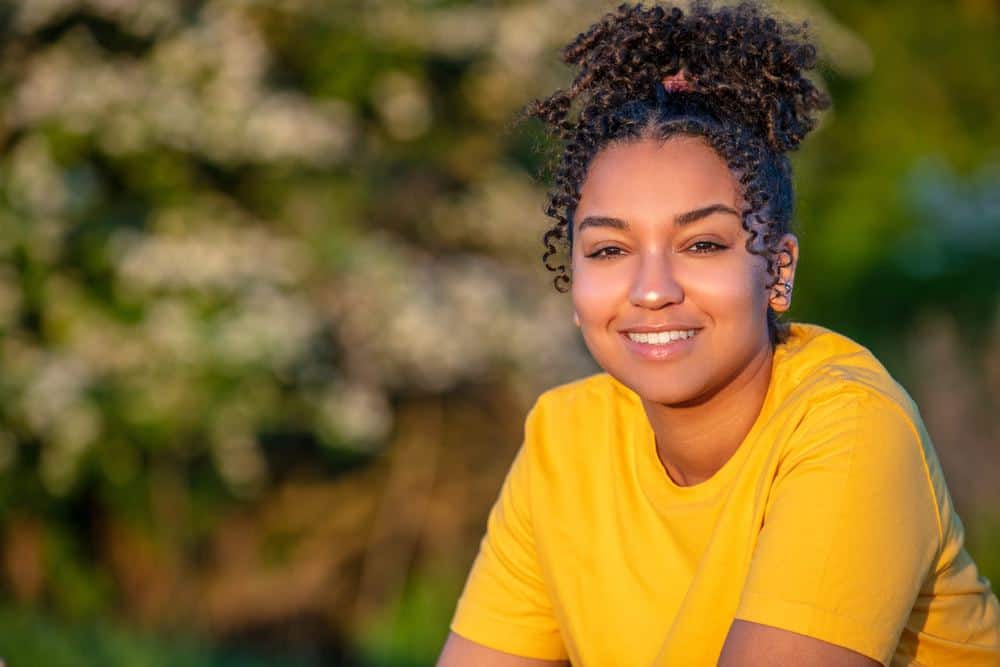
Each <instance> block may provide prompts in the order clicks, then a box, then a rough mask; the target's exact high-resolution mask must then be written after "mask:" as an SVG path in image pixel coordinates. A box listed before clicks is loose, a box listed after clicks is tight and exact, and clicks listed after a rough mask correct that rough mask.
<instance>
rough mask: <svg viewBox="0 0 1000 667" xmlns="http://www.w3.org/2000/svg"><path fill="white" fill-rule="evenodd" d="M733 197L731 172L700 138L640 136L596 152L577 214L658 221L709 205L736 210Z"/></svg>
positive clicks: (577, 216) (577, 217)
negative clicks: (717, 204) (631, 140)
mask: <svg viewBox="0 0 1000 667" xmlns="http://www.w3.org/2000/svg"><path fill="white" fill-rule="evenodd" d="M736 200H737V188H736V182H735V179H734V178H733V174H732V172H731V171H730V170H729V168H728V167H727V166H726V163H725V162H724V161H723V160H722V158H721V157H720V156H719V155H718V153H716V152H715V151H714V150H713V149H712V148H711V147H709V146H708V145H707V144H706V143H705V142H704V141H703V140H701V139H699V138H697V137H687V136H680V137H673V138H670V139H668V140H667V141H659V140H654V139H643V140H640V141H635V142H629V143H621V144H614V145H611V146H609V147H607V148H605V149H603V150H601V151H600V152H599V153H598V154H597V156H596V157H595V158H594V159H593V161H592V162H591V165H590V168H589V170H588V172H587V176H586V178H585V179H584V182H583V185H582V186H581V189H580V201H579V204H578V205H577V215H576V216H575V217H576V219H577V220H581V219H582V218H583V216H584V215H609V216H614V217H618V218H623V219H626V220H629V221H630V222H640V221H642V220H662V219H663V218H665V217H672V216H674V215H676V214H678V213H685V212H687V211H692V210H694V209H697V208H700V207H703V206H706V205H709V204H716V203H719V204H725V205H727V206H731V207H733V208H737V201H736Z"/></svg>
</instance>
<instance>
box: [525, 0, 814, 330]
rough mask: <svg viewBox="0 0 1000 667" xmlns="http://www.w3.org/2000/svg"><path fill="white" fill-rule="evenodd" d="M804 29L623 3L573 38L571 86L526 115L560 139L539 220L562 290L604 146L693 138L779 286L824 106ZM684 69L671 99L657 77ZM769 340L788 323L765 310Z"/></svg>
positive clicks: (751, 9) (752, 11)
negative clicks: (796, 162)
mask: <svg viewBox="0 0 1000 667" xmlns="http://www.w3.org/2000/svg"><path fill="white" fill-rule="evenodd" d="M806 28H807V25H806V24H804V23H803V24H801V25H796V24H791V23H787V22H783V21H779V20H778V19H776V18H774V17H772V16H769V15H767V14H766V13H764V12H763V11H762V10H761V9H760V8H759V7H758V6H757V5H756V4H753V3H751V2H744V3H742V4H740V5H738V6H736V7H719V8H713V7H712V6H711V5H710V4H709V3H708V2H703V1H696V2H694V3H693V4H692V5H691V6H690V8H689V9H688V11H687V13H685V12H684V11H683V10H681V9H680V8H678V7H666V8H665V7H660V6H654V7H644V6H643V5H641V4H636V5H628V4H623V5H621V6H620V7H619V8H618V10H617V11H616V12H613V13H609V14H607V15H605V16H604V17H603V18H602V19H601V20H600V21H598V22H597V23H595V24H593V25H592V26H591V27H590V28H588V29H587V30H586V31H585V32H583V33H581V34H580V35H578V36H577V37H576V38H575V39H574V40H573V41H572V42H570V43H569V44H568V45H567V46H566V47H565V48H564V49H563V51H562V59H563V60H564V61H565V62H566V63H567V64H569V65H572V66H575V67H577V68H578V73H577V74H576V77H575V78H574V79H573V82H572V85H570V87H569V88H568V89H564V90H557V91H556V92H554V93H553V94H552V95H551V96H549V97H548V98H546V99H544V100H535V101H533V102H532V103H531V104H529V105H528V106H527V107H526V109H525V114H526V115H527V116H528V117H535V118H539V119H541V120H542V121H543V122H544V123H545V124H546V126H547V128H548V130H549V132H550V133H551V134H553V135H555V137H556V138H557V139H558V140H559V141H560V142H561V145H562V154H561V157H560V158H559V159H558V162H557V164H556V166H555V169H554V183H553V186H552V188H551V190H550V191H549V194H548V202H547V204H546V207H545V213H546V215H548V216H549V217H551V218H553V219H554V221H555V222H554V223H553V225H552V226H551V227H550V228H549V230H548V231H547V232H546V233H545V235H544V236H543V239H542V240H543V243H544V245H545V253H544V254H543V256H542V262H543V263H544V264H545V266H546V268H548V269H549V270H550V271H554V272H555V273H556V274H557V275H556V277H555V279H554V280H553V284H554V285H555V287H556V289H557V290H559V291H560V292H565V291H567V290H568V289H569V284H570V276H568V275H567V273H566V265H565V264H553V263H552V261H551V260H552V259H553V258H554V257H556V256H557V255H558V254H559V252H560V249H562V250H563V251H569V252H571V250H572V244H573V225H572V220H573V215H574V211H575V209H576V206H577V204H578V202H579V199H580V188H581V186H582V183H583V181H584V178H585V177H586V174H587V169H588V167H589V165H590V163H591V161H592V160H593V159H594V157H595V156H596V155H597V153H598V152H599V151H600V150H601V149H602V148H604V147H606V146H608V145H609V144H612V143H622V142H630V141H637V140H641V139H654V138H655V139H660V140H665V139H667V138H669V137H671V136H676V135H690V136H699V137H701V138H703V140H704V141H706V143H707V144H708V145H709V146H711V147H712V148H713V149H714V150H715V151H716V152H717V153H718V154H719V155H720V156H721V157H722V159H723V160H724V161H725V162H726V164H727V165H728V166H729V169H730V170H731V171H732V173H733V174H734V176H735V178H736V180H737V182H738V184H739V189H740V193H741V195H742V200H743V202H744V208H743V211H742V212H741V219H742V225H743V228H744V229H746V230H747V231H748V232H749V234H750V236H749V238H748V240H747V243H746V248H747V250H748V251H749V252H750V253H752V254H756V255H760V256H762V257H763V258H764V259H765V260H766V262H767V273H768V275H769V282H768V285H767V288H768V289H771V288H773V287H774V285H775V283H776V282H777V281H778V268H780V266H779V265H778V257H779V255H780V254H781V251H780V248H779V245H778V244H779V240H780V239H781V237H782V235H783V234H785V233H786V232H788V231H789V229H790V226H791V218H792V200H793V194H792V181H791V166H790V164H789V161H788V157H787V156H786V153H787V152H788V151H790V150H793V149H795V148H796V147H797V146H798V144H799V143H800V142H801V141H802V139H803V138H804V137H805V136H806V134H808V132H809V131H810V130H812V129H813V127H814V126H815V124H816V119H815V114H816V112H817V111H818V110H821V109H824V108H826V107H827V106H829V104H830V101H829V99H828V98H827V96H826V95H824V94H823V93H822V92H821V91H819V90H818V89H817V88H816V86H815V85H814V84H813V83H812V81H810V80H809V79H808V78H807V76H806V72H807V71H808V70H810V69H812V68H813V67H815V64H816V49H815V47H814V46H813V45H812V44H811V43H810V42H809V41H808V39H807V35H806ZM678 73H681V76H682V77H683V78H684V80H685V81H686V83H687V85H685V86H683V87H682V89H680V90H672V91H670V92H668V91H667V89H666V88H665V87H664V85H663V83H662V81H663V79H664V78H665V77H670V76H675V75H678ZM767 321H768V332H769V336H770V340H771V343H772V344H778V343H780V342H784V340H786V339H787V336H788V327H787V325H786V324H784V323H782V322H781V321H779V320H778V317H777V314H776V313H775V312H774V311H773V310H772V309H771V308H770V307H769V308H768V317H767Z"/></svg>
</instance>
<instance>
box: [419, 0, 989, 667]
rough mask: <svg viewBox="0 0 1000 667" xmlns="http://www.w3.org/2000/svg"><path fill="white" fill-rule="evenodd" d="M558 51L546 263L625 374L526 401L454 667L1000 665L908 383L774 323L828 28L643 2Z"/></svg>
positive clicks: (460, 626) (787, 277)
mask: <svg viewBox="0 0 1000 667" xmlns="http://www.w3.org/2000/svg"><path fill="white" fill-rule="evenodd" d="M564 55H565V60H566V61H567V62H568V63H570V64H572V65H575V66H577V67H578V68H579V73H578V75H577V77H576V78H575V80H574V81H573V84H572V86H571V87H570V88H569V89H568V90H566V91H558V92H556V93H555V94H553V95H552V96H551V97H549V98H548V99H546V100H543V101H540V102H536V103H535V104H534V105H533V106H532V107H531V112H532V114H533V115H535V116H537V117H540V118H542V119H543V120H544V121H546V122H547V123H548V124H549V125H550V126H551V127H552V128H553V129H554V130H555V131H556V133H557V135H558V136H559V138H561V139H562V140H563V142H564V147H565V148H564V153H563V156H562V160H561V164H560V167H559V169H558V171H557V172H556V182H555V187H554V189H553V191H552V193H551V199H550V205H549V208H548V213H549V215H550V216H551V217H552V218H554V220H555V224H554V226H553V227H552V229H550V230H549V231H548V233H547V234H546V236H545V241H546V244H547V249H548V252H547V253H546V256H545V259H546V261H548V260H549V259H550V258H552V257H554V256H556V254H557V251H558V246H559V245H560V244H563V245H564V247H566V248H568V250H569V253H570V270H571V274H572V280H571V281H570V280H569V277H568V276H567V275H566V274H565V267H564V265H560V266H554V267H553V266H550V268H552V269H553V270H555V271H557V272H558V276H557V278H556V285H557V287H561V288H563V289H565V285H567V284H569V283H570V282H571V288H570V289H571V292H572V300H573V305H574V307H575V318H576V323H577V325H578V326H579V327H580V330H581V332H582V335H583V338H584V341H585V342H586V345H587V347H588V349H589V350H590V352H591V353H592V355H593V357H594V358H595V359H596V361H597V362H598V364H600V366H601V367H602V368H603V369H604V370H605V371H606V373H602V374H599V375H595V376H592V377H588V378H585V379H583V380H579V381H577V382H573V383H570V384H567V385H564V386H561V387H557V388H555V389H552V390H550V391H548V392H546V393H544V394H543V395H542V396H541V397H540V398H539V399H538V401H537V403H536V404H535V406H534V407H533V408H532V410H531V412H530V414H529V415H528V418H527V424H526V428H525V439H524V444H523V446H522V447H521V449H520V451H519V452H518V455H517V457H516V458H515V460H514V463H513V465H512V467H511V469H510V472H509V473H508V476H507V478H506V480H505V482H504V485H503V488H502V490H501V492H500V496H499V498H498V500H497V502H496V504H495V505H494V507H493V509H492V512H491V514H490V517H489V521H488V526H487V532H486V536H485V538H484V539H483V541H482V544H481V547H480V551H479V555H478V557H477V558H476V561H475V563H474V565H473V568H472V572H471V573H470V575H469V578H468V581H467V583H466V587H465V590H464V592H463V594H462V597H461V599H460V600H459V603H458V608H457V610H456V613H455V616H454V619H453V621H452V624H451V630H452V633H451V635H450V636H449V638H448V641H447V643H446V645H445V648H444V651H443V653H442V656H441V658H440V661H439V665H441V666H443V667H451V666H454V665H476V666H479V665H509V666H515V665H557V664H567V662H569V663H571V664H573V665H577V666H580V665H586V666H588V667H591V666H596V667H604V666H615V667H626V666H633V665H634V666H647V665H665V666H673V665H677V666H689V665H693V666H697V665H715V664H719V665H742V666H754V665H843V666H858V667H861V666H864V665H878V664H880V663H881V664H884V665H889V664H892V665H966V666H977V665H981V666H984V667H985V666H987V665H990V666H994V667H995V666H997V665H1000V607H998V603H997V599H996V596H995V595H994V594H993V593H992V591H991V590H990V584H989V582H988V581H987V580H986V579H984V578H983V577H981V576H979V574H978V572H977V569H976V566H975V564H974V563H973V562H972V561H971V559H970V558H969V556H968V554H967V552H966V551H965V550H964V548H963V546H962V545H963V528H962V524H961V521H960V520H959V517H958V516H957V515H956V514H955V510H954V508H953V506H952V503H951V500H950V498H949V494H948V490H947V488H946V486H945V480H944V477H943V475H942V472H941V468H940V465H939V463H938V460H937V457H936V455H935V452H934V447H933V445H932V443H931V441H930V438H929V437H928V435H927V432H926V430H925V428H924V425H923V423H922V422H921V419H920V415H919V413H918V411H917V408H916V406H915V405H914V403H913V401H912V400H911V399H910V397H909V396H908V395H907V394H906V392H905V391H904V390H903V389H902V388H901V387H900V385H899V384H897V383H896V382H895V381H894V380H893V379H892V378H891V377H890V376H889V374H888V373H887V372H886V370H885V369H884V368H883V366H882V365H881V364H880V363H879V362H878V361H877V360H876V359H875V358H874V357H873V356H872V355H871V353H870V352H869V351H868V350H867V349H865V348H864V347H862V346H860V345H858V344H857V343H855V342H853V341H851V340H849V339H848V338H846V337H844V336H841V335H839V334H837V333H834V332H832V331H830V330H828V329H825V328H823V327H820V326H816V325H812V324H803V323H792V324H790V325H788V324H785V323H782V322H781V321H780V320H779V319H778V315H779V314H780V313H783V312H785V311H786V310H788V308H789V305H790V303H791V297H792V285H793V282H794V277H795V270H796V264H797V261H798V255H799V249H798V242H797V240H796V237H795V236H794V235H793V234H791V233H790V232H789V225H790V222H791V211H792V186H791V173H790V169H789V162H788V159H787V157H786V153H787V152H788V151H789V150H791V149H794V148H795V147H796V146H797V145H798V144H799V142H800V141H801V140H802V139H803V137H804V136H805V135H806V134H807V132H808V131H809V130H810V129H811V128H812V127H813V125H814V114H815V112H816V111H817V110H819V109H821V108H822V107H824V106H825V105H826V104H827V101H826V99H825V98H824V96H823V95H822V94H821V93H820V92H819V91H818V90H817V89H816V88H815V86H814V85H813V84H812V83H811V82H810V80H809V79H808V78H806V76H805V72H806V71H808V70H809V69H810V68H812V67H813V64H814V60H815V50H814V48H813V47H812V46H811V45H810V44H809V43H808V42H807V41H806V40H805V38H804V36H803V33H802V32H801V30H800V29H799V28H796V27H793V26H789V25H785V24H782V23H780V22H777V21H775V20H774V19H772V18H770V17H768V16H766V15H764V14H762V13H761V12H760V10H758V9H756V8H754V7H753V6H750V5H741V6H740V7H738V8H728V9H726V8H720V9H713V8H711V7H708V6H705V5H701V4H696V5H695V6H694V7H693V8H692V9H691V10H689V11H688V12H686V13H685V12H682V11H681V10H679V9H663V8H658V7H656V8H643V7H641V6H636V7H628V6H624V5H623V6H622V7H621V8H619V10H618V11H617V13H614V14H609V15H607V16H606V17H604V18H603V19H602V20H601V21H599V22H598V23H596V24H594V25H593V26H592V27H591V28H590V29H589V30H588V31H586V32H585V33H583V34H581V35H580V36H579V37H577V38H576V39H575V40H574V41H573V42H572V43H571V44H570V45H569V46H568V47H566V49H565V52H564Z"/></svg>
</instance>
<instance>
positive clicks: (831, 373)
mask: <svg viewBox="0 0 1000 667" xmlns="http://www.w3.org/2000/svg"><path fill="white" fill-rule="evenodd" d="M792 333H793V335H792V337H791V338H790V347H789V348H788V349H787V350H785V351H784V357H783V359H782V363H783V364H784V365H785V368H784V369H783V376H782V378H781V379H780V380H779V381H781V382H783V383H784V385H785V389H784V395H783V400H782V401H781V402H782V407H783V408H784V409H785V410H788V411H789V412H788V413H787V414H789V415H790V416H793V417H794V419H793V428H792V429H791V432H790V436H791V437H789V438H787V440H786V441H785V447H784V450H785V451H784V453H783V454H784V456H783V458H784V459H785V461H784V464H785V465H784V466H783V467H785V468H786V469H787V468H788V467H789V465H790V464H791V465H795V464H796V463H800V462H801V461H802V460H803V459H806V460H813V459H815V458H816V457H828V456H837V455H841V456H844V457H847V458H849V459H850V460H852V461H853V462H854V466H855V467H859V468H862V469H864V468H867V469H868V470H870V471H879V470H881V471H883V472H885V473H886V474H889V473H890V471H891V470H892V469H894V468H895V469H897V470H899V469H907V470H909V473H910V474H912V475H916V476H919V477H920V478H925V479H926V478H928V477H929V473H930V472H931V469H932V468H933V467H934V466H935V465H936V463H935V461H936V459H935V455H934V451H933V445H932V444H931V442H930V438H929V436H928V435H927V431H926V428H925V427H924V424H923V421H922V419H921V417H920V412H919V410H918V408H917V406H916V403H915V402H914V401H913V399H912V398H910V396H909V394H908V393H907V392H906V390H905V389H904V388H903V387H902V386H901V385H900V384H899V383H898V382H897V381H896V380H895V379H894V378H893V377H892V376H891V375H890V374H889V372H888V371H887V370H886V369H885V367H884V366H883V365H882V364H881V363H880V362H879V361H878V359H877V358H876V357H875V356H874V355H873V354H872V353H871V351H869V350H868V349H867V348H865V347H864V346H862V345H860V344H859V343H857V342H855V341H853V340H851V339H850V338H848V337H846V336H844V335H842V334H839V333H836V332H834V331H831V330H829V329H824V328H822V327H818V326H816V325H793V327H792Z"/></svg>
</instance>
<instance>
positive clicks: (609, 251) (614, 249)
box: [587, 245, 624, 259]
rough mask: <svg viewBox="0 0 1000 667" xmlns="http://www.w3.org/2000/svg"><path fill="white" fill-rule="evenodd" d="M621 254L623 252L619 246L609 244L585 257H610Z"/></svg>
mask: <svg viewBox="0 0 1000 667" xmlns="http://www.w3.org/2000/svg"><path fill="white" fill-rule="evenodd" d="M622 254H624V251H623V250H622V249H621V248H619V247H618V246H613V245H610V246H607V247H605V248H600V249H599V250H596V251H595V252H592V253H590V254H589V255H587V257H588V258H590V259H611V258H612V257H617V256H619V255H622Z"/></svg>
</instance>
